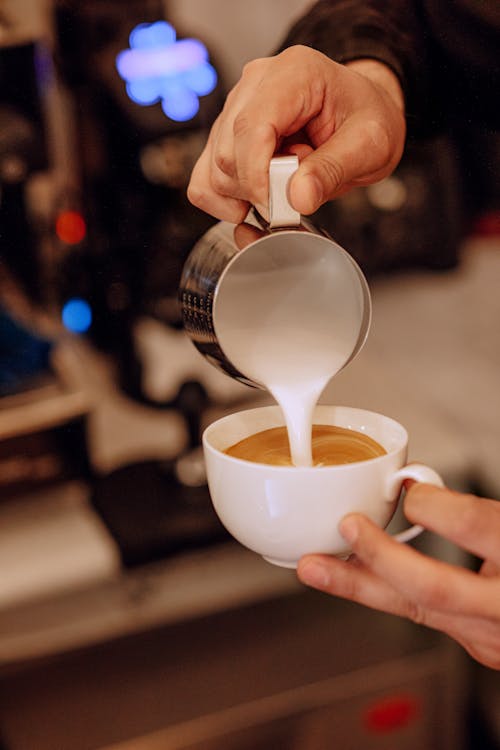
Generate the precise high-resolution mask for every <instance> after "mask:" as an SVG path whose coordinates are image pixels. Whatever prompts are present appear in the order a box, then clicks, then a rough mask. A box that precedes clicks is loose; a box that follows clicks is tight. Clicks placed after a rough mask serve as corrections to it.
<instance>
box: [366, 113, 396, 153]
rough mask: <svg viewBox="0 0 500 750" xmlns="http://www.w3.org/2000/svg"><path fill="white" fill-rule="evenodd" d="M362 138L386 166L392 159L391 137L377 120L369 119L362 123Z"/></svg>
mask: <svg viewBox="0 0 500 750" xmlns="http://www.w3.org/2000/svg"><path fill="white" fill-rule="evenodd" d="M363 134H364V138H365V140H366V142H367V144H368V146H369V148H371V149H373V152H374V153H376V154H377V157H378V159H379V160H380V161H381V162H383V163H384V164H388V163H389V162H390V161H391V159H392V155H393V154H392V146H391V137H390V135H389V133H388V131H387V128H386V126H385V125H384V124H383V123H382V122H381V121H380V120H378V119H375V118H370V119H367V120H365V121H364V123H363Z"/></svg>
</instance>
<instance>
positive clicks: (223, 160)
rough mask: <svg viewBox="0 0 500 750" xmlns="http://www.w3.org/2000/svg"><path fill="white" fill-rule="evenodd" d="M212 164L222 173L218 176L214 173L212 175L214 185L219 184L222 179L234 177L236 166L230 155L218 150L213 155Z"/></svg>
mask: <svg viewBox="0 0 500 750" xmlns="http://www.w3.org/2000/svg"><path fill="white" fill-rule="evenodd" d="M214 163H215V166H216V167H217V169H218V170H220V172H221V173H222V174H221V175H220V176H219V175H218V174H217V172H216V171H215V172H214V173H213V175H212V181H213V183H214V185H216V184H217V183H218V182H220V181H221V180H222V179H223V177H222V175H224V176H226V175H227V177H234V175H235V173H236V165H235V161H234V158H233V156H232V155H229V154H227V153H226V152H224V151H221V150H218V151H215V153H214Z"/></svg>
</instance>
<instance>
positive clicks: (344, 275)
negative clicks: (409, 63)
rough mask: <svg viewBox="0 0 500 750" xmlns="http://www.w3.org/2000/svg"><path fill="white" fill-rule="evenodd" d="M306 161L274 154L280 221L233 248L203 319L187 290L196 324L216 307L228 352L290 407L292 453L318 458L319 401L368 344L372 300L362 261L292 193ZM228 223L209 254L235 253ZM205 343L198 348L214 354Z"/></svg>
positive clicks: (273, 186) (273, 188) (274, 202)
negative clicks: (307, 215)
mask: <svg viewBox="0 0 500 750" xmlns="http://www.w3.org/2000/svg"><path fill="white" fill-rule="evenodd" d="M297 166H298V160H297V157H295V156H290V157H277V158H275V159H273V160H272V162H271V165H270V205H269V214H270V216H269V219H270V220H269V229H270V230H271V231H270V233H269V231H268V235H267V236H266V237H262V235H264V232H262V231H261V230H260V229H259V226H258V225H257V226H256V227H254V229H253V231H254V234H255V238H256V239H255V241H254V242H252V243H251V244H249V245H248V246H246V247H245V248H244V249H240V250H239V251H238V249H235V251H234V255H233V257H232V258H231V259H230V260H229V261H228V259H227V258H226V257H224V263H225V264H226V265H225V267H223V268H222V269H221V268H219V269H218V279H217V284H216V286H215V289H214V291H213V293H211V294H210V293H209V294H208V295H207V298H206V300H204V301H202V304H201V305H200V304H198V307H197V309H196V311H195V323H193V318H192V309H190V310H188V313H186V309H187V308H188V306H189V305H191V307H192V306H193V302H192V298H194V297H195V294H192V293H191V288H190V289H189V290H188V291H187V292H186V290H184V292H183V295H182V297H183V307H184V317H185V324H186V319H188V323H189V324H190V325H191V329H192V331H193V330H194V331H195V334H196V332H197V331H199V327H200V323H199V321H200V320H202V318H203V315H205V316H206V315H207V310H208V308H209V307H210V309H209V310H208V313H210V314H211V316H212V318H213V330H214V331H215V335H216V339H217V341H218V345H219V346H220V350H222V354H221V356H224V357H225V358H226V359H227V360H228V361H229V363H231V364H232V365H234V366H235V367H236V368H237V369H238V370H239V372H240V373H243V375H244V376H245V378H246V379H247V380H249V381H251V382H252V383H253V384H257V385H258V386H260V387H263V388H265V389H267V390H268V391H269V392H270V393H271V394H272V396H273V397H274V398H275V399H276V401H277V402H278V404H279V405H280V407H281V409H282V411H283V413H284V416H285V421H286V426H287V430H288V435H289V442H290V449H291V454H292V461H293V463H294V464H295V465H297V466H311V465H312V450H311V434H312V415H313V410H314V407H315V405H316V403H317V401H318V399H319V397H320V395H321V393H322V391H323V390H324V388H325V386H326V385H327V383H328V382H329V381H330V380H331V378H332V377H333V376H334V375H336V374H337V373H338V372H339V370H341V369H342V368H343V367H344V365H345V364H346V363H347V362H348V361H350V360H351V359H352V358H353V356H355V354H356V353H357V352H358V351H359V349H360V348H361V346H362V345H363V343H364V340H365V338H366V335H367V333H368V328H369V323H370V313H371V305H370V297H369V291H368V286H367V284H366V280H365V279H364V276H363V274H362V273H361V271H360V269H359V267H358V266H357V264H356V263H355V261H354V260H353V259H352V258H351V257H350V256H349V255H348V253H346V251H345V250H343V249H342V248H341V247H340V246H339V245H337V244H336V243H335V242H333V240H331V238H329V237H326V236H324V235H322V234H320V233H319V232H317V230H315V229H314V228H310V227H309V226H307V225H306V223H305V222H303V223H301V217H300V215H299V214H297V212H296V211H294V209H293V208H292V207H291V206H290V204H289V203H288V200H287V197H286V196H287V185H288V181H289V179H290V177H291V175H292V174H293V172H294V171H295V170H296V169H297ZM223 225H224V222H222V223H221V225H220V226H221V228H222V231H221V234H220V237H219V236H215V237H214V238H213V239H212V240H211V241H210V243H209V244H207V247H204V248H203V251H204V257H205V258H206V257H210V256H211V255H212V256H213V255H214V254H216V253H219V255H222V256H224V255H225V253H226V254H227V242H228V241H227V239H225V240H224V242H225V243H226V246H225V250H222V245H223V241H222V239H221V238H222V236H223V234H224V231H223V230H224V229H227V227H228V226H230V227H231V230H230V232H229V233H230V234H231V240H232V237H233V233H234V227H233V226H232V225H226V227H224V226H223ZM240 226H243V227H247V226H248V227H249V228H250V229H251V227H250V225H247V224H245V225H240ZM216 231H219V230H216ZM226 235H227V232H226ZM235 236H236V235H235ZM195 250H196V248H195ZM195 255H196V253H195ZM192 263H193V264H194V265H196V263H195V261H193V262H192ZM199 265H200V263H199V262H198V266H199ZM197 270H198V272H199V267H198V269H197ZM198 275H199V276H200V277H202V276H203V273H200V272H199V273H198ZM187 286H189V284H188V285H187ZM207 300H208V301H207ZM188 303H189V304H188ZM190 316H191V317H190ZM196 321H198V322H196ZM186 327H187V329H188V332H190V328H189V325H187V326H186ZM192 331H191V332H192ZM195 334H192V338H193V337H194V336H195ZM199 338H200V340H201V339H202V338H203V337H201V336H200V337H199ZM205 339H206V336H205ZM193 340H194V343H195V344H197V345H198V343H197V341H196V338H193ZM203 346H204V344H203V343H201V344H199V345H198V348H200V349H201V350H202V351H203V353H205V354H207V356H208V357H209V359H211V361H212V362H214V359H216V358H214V356H213V355H212V354H211V351H210V350H207V349H206V348H205V349H203ZM207 346H208V345H207ZM212 346H213V345H212ZM214 364H217V362H214ZM224 369H226V371H229V370H228V368H227V367H225V368H224Z"/></svg>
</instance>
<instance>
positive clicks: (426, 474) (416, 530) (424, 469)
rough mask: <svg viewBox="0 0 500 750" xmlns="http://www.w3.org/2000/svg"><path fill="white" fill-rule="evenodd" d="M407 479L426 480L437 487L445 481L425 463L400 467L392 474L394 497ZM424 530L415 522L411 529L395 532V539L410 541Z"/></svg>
mask: <svg viewBox="0 0 500 750" xmlns="http://www.w3.org/2000/svg"><path fill="white" fill-rule="evenodd" d="M405 479H414V480H415V481H416V482H425V483H426V484H434V485H436V487H444V482H443V480H442V479H441V477H440V476H439V474H438V473H437V471H434V469H431V468H430V467H429V466H425V465H424V464H418V463H412V464H407V465H406V466H403V468H402V469H399V471H396V473H395V474H393V475H392V477H391V480H390V484H389V488H388V489H389V493H390V496H391V497H394V495H395V494H396V493H397V492H398V490H399V489H400V488H401V485H402V483H403V482H404V480H405ZM422 531H424V527H423V526H420V525H418V524H415V525H414V526H410V528H409V529H405V531H401V532H400V533H399V534H394V539H396V541H398V542H409V541H410V540H411V539H414V538H415V537H416V536H418V535H419V534H421V533H422Z"/></svg>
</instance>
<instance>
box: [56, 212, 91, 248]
mask: <svg viewBox="0 0 500 750" xmlns="http://www.w3.org/2000/svg"><path fill="white" fill-rule="evenodd" d="M86 232H87V227H86V225H85V221H84V219H83V216H82V215H81V214H79V213H78V212H77V211H61V213H60V214H59V216H58V217H57V219H56V234H57V236H58V237H59V239H60V240H61V242H65V243H66V244H67V245H78V243H79V242H81V241H82V240H83V238H84V237H85V234H86Z"/></svg>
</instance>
